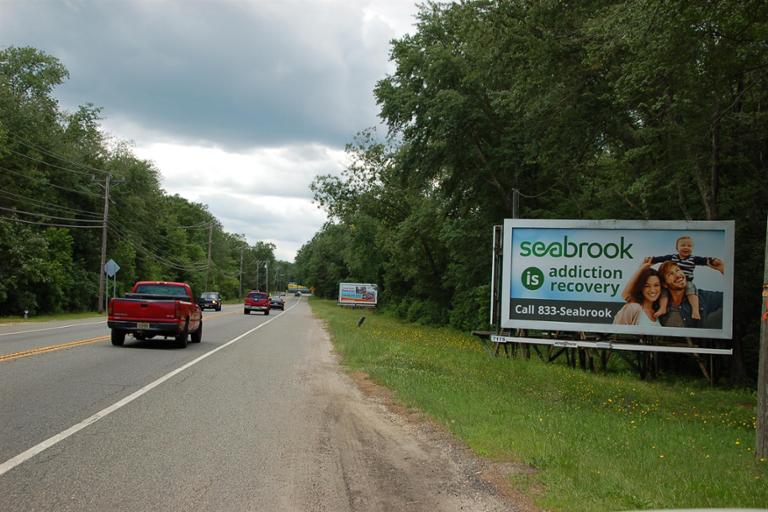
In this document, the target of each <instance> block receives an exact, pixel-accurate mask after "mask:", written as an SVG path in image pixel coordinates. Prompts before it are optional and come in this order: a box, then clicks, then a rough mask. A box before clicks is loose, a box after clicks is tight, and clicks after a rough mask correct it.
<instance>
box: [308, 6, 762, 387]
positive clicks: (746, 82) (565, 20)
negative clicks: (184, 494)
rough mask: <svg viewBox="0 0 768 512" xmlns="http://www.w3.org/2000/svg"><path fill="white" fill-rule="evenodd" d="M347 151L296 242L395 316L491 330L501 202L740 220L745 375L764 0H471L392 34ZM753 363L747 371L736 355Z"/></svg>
mask: <svg viewBox="0 0 768 512" xmlns="http://www.w3.org/2000/svg"><path fill="white" fill-rule="evenodd" d="M391 59H392V61H393V62H394V64H395V66H396V70H395V71H394V73H393V74H392V75H390V76H386V77H385V78H383V79H382V80H380V81H379V82H378V84H377V86H376V88H375V95H376V98H377V101H378V104H379V106H380V115H381V118H382V119H383V120H384V121H385V122H386V124H387V126H388V128H389V137H388V138H387V142H382V141H380V140H377V138H376V137H375V134H374V133H372V132H371V131H370V130H369V131H366V132H363V133H361V134H359V136H358V138H357V139H356V140H355V142H354V143H352V144H350V145H349V146H348V151H349V153H350V154H351V156H352V157H353V163H352V164H351V165H350V166H349V167H348V168H347V169H346V170H345V172H344V173H343V175H342V176H341V177H334V176H331V175H329V176H324V177H321V178H319V179H317V180H316V181H315V183H314V185H313V188H314V192H315V198H316V200H317V201H318V202H319V204H321V205H322V206H323V207H325V208H326V209H327V211H328V212H329V213H330V215H331V216H332V219H333V222H332V223H329V224H328V225H326V226H325V227H324V229H323V230H322V231H321V232H319V233H318V234H317V235H316V236H315V237H314V239H313V240H312V241H310V242H309V243H307V244H306V245H305V246H304V247H303V248H302V249H301V251H300V252H299V255H298V257H297V261H296V263H297V266H298V267H299V268H300V269H301V272H302V275H303V276H305V280H306V281H307V283H309V284H310V285H313V286H315V288H316V290H317V292H318V294H320V295H324V296H333V295H334V294H335V293H336V283H337V282H338V281H340V280H353V281H356V280H360V281H364V282H377V283H379V284H380V285H381V288H382V293H381V296H382V299H383V301H384V302H385V303H386V304H388V305H389V307H390V308H392V309H394V310H395V311H397V312H398V313H399V314H401V315H402V316H404V317H406V318H408V319H410V320H414V321H421V322H429V323H444V322H450V323H451V324H453V325H455V326H457V327H459V328H462V329H470V328H476V327H480V326H482V325H485V324H487V311H488V301H489V298H488V296H489V291H488V284H487V283H488V282H489V275H490V263H491V258H490V248H489V246H490V238H491V226H492V225H494V224H499V223H501V221H502V220H503V219H504V218H509V217H511V216H512V214H513V208H514V206H515V194H516V193H518V192H519V196H518V197H520V202H519V211H518V216H519V217H522V218H540V219H546V218H572V219H601V218H616V219H688V220H716V219H734V220H735V221H736V269H735V272H736V293H735V307H734V310H735V317H734V348H735V357H733V358H731V361H732V362H733V364H732V368H731V376H732V377H733V379H734V380H735V381H743V380H744V378H745V377H746V376H748V375H754V373H753V371H752V370H753V368H754V365H756V359H757V349H758V343H757V336H758V329H759V323H758V320H757V319H758V318H759V313H760V291H761V285H762V282H761V276H762V275H763V274H762V272H763V254H764V243H765V222H766V213H767V212H768V209H767V208H766V202H767V201H768V186H767V185H766V178H768V162H767V160H766V158H767V156H766V150H767V149H768V144H767V143H768V114H767V112H766V108H768V4H766V3H765V2H761V1H745V0H722V1H715V0H707V1H701V2H688V1H684V0H672V1H669V0H631V1H615V0H614V1H612V0H590V1H583V2H557V1H552V2H530V1H527V0H476V1H464V2H460V3H453V4H438V3H431V2H430V3H428V4H426V5H424V6H422V8H421V10H420V14H419V16H418V24H417V26H416V30H415V32H414V33H413V34H412V35H406V36H404V37H402V38H400V39H398V40H395V41H393V43H392V47H391ZM743 363H746V364H747V368H745V367H744V366H743Z"/></svg>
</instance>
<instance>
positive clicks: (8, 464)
mask: <svg viewBox="0 0 768 512" xmlns="http://www.w3.org/2000/svg"><path fill="white" fill-rule="evenodd" d="M297 305H298V302H297V303H296V304H294V305H293V306H292V307H291V308H289V309H288V311H290V310H291V309H293V308H295V307H296V306H297ZM284 313H285V311H284V312H283V313H281V314H279V315H277V316H275V317H273V318H270V319H269V320H267V321H266V322H264V323H261V324H259V325H257V326H256V327H254V328H253V329H251V330H250V331H246V332H244V333H243V334H241V335H240V336H238V337H237V338H234V339H231V340H229V341H228V342H226V343H225V344H223V345H222V346H220V347H216V348H215V349H213V350H211V351H210V352H206V353H205V354H203V355H201V356H200V357H198V358H197V359H194V360H192V361H190V362H188V363H187V364H185V365H183V366H180V367H179V368H176V369H175V370H173V371H171V372H170V373H167V374H165V375H163V376H162V377H160V378H159V379H157V380H155V381H154V382H150V383H149V384H147V385H146V386H144V387H143V388H141V389H139V390H138V391H134V392H133V393H131V394H130V395H128V396H126V397H125V398H123V399H122V400H120V401H118V402H116V403H114V404H112V405H110V406H109V407H107V408H105V409H102V410H100V411H99V412H97V413H96V414H94V415H93V416H91V417H89V418H86V419H84V420H83V421H81V422H80V423H78V424H76V425H72V426H71V427H69V428H68V429H66V430H64V431H62V432H59V433H58V434H56V435H55V436H52V437H49V438H48V439H46V440H45V441H43V442H41V443H38V444H37V445H35V446H33V447H32V448H30V449H28V450H26V451H24V452H22V453H20V454H18V455H17V456H15V457H13V458H12V459H8V460H7V461H5V462H3V463H2V464H0V476H2V475H4V474H5V473H7V472H8V471H10V470H12V469H13V468H15V467H16V466H18V465H19V464H21V463H23V462H25V461H27V460H29V459H31V458H32V457H34V456H35V455H37V454H39V453H42V452H44V451H45V450H47V449H48V448H50V447H52V446H54V445H56V444H57V443H59V442H61V441H63V440H65V439H66V438H68V437H69V436H71V435H73V434H75V433H77V432H79V431H81V430H83V429H84V428H85V427H87V426H89V425H93V424H94V423H96V422H97V421H99V420H100V419H102V418H105V417H107V416H109V415H110V414H112V413H113V412H115V411H116V410H118V409H120V408H121V407H123V406H125V405H128V404H129V403H131V402H133V401H134V400H136V399H137V398H139V397H140V396H142V395H144V394H146V393H148V392H149V391H151V390H152V389H154V388H156V387H157V386H159V385H160V384H162V383H163V382H165V381H167V380H169V379H171V378H172V377H174V376H176V375H178V374H179V373H181V372H183V371H184V370H186V369H187V368H190V367H191V366H194V365H196V364H197V363H199V362H200V361H202V360H203V359H205V358H206V357H209V356H211V355H213V354H215V353H216V352H218V351H219V350H222V349H224V348H226V347H228V346H230V345H232V344H233V343H236V342H238V341H240V340H241V339H243V338H245V337H246V336H248V335H249V334H251V333H252V332H254V331H256V330H258V329H261V328H262V327H264V326H265V325H267V324H269V323H270V322H272V321H273V320H277V319H278V318H280V317H281V316H283V314H284Z"/></svg>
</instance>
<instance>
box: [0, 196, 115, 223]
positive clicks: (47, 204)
mask: <svg viewBox="0 0 768 512" xmlns="http://www.w3.org/2000/svg"><path fill="white" fill-rule="evenodd" d="M0 196H6V197H5V198H6V199H8V200H11V201H13V200H22V201H26V202H27V203H31V204H25V205H24V206H34V207H37V208H47V209H49V210H62V211H65V212H71V213H73V214H78V213H79V214H81V215H86V216H89V217H98V218H101V217H102V214H101V213H96V212H91V211H88V210H81V209H79V208H72V207H69V206H64V205H60V204H55V203H50V202H48V201H41V200H39V199H33V198H31V197H27V196H23V195H21V194H14V193H13V192H8V191H7V190H0Z"/></svg>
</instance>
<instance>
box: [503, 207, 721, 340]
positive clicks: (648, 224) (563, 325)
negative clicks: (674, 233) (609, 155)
mask: <svg viewBox="0 0 768 512" xmlns="http://www.w3.org/2000/svg"><path fill="white" fill-rule="evenodd" d="M515 228H546V229H632V230H638V229H669V230H672V229H674V230H678V231H684V230H721V231H724V232H725V250H724V254H725V255H726V257H727V258H728V260H727V265H726V267H725V274H724V276H723V278H724V283H725V286H724V287H723V328H722V329H719V330H718V329H696V328H688V327H687V328H685V329H684V333H682V334H679V335H674V334H670V331H669V328H666V327H646V329H647V331H646V332H644V333H642V334H640V333H637V329H636V327H635V326H631V325H630V326H623V325H613V324H580V323H576V322H551V321H546V320H514V319H511V318H509V301H510V296H509V283H510V282H511V281H510V280H511V276H510V274H511V272H512V268H511V266H512V255H511V254H510V251H511V250H512V230H513V229H515ZM734 234H735V223H734V221H732V220H725V221H723V220H719V221H709V220H694V221H677V220H648V221H643V220H572V219H569V220H558V219H504V234H503V239H504V241H503V245H502V278H501V287H500V288H501V290H502V293H501V315H500V325H501V327H502V328H504V329H533V330H541V331H567V332H599V333H605V334H635V335H638V336H669V337H675V338H712V339H723V340H730V339H732V338H733V276H734V273H733V265H734ZM726 305H727V306H728V307H726ZM596 327H598V328H599V330H596V329H595V328H596ZM606 327H610V329H606Z"/></svg>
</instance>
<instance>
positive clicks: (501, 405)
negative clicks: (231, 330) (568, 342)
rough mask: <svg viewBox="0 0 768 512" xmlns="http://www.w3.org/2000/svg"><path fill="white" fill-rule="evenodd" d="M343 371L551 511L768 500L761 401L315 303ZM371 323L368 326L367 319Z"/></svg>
mask: <svg viewBox="0 0 768 512" xmlns="http://www.w3.org/2000/svg"><path fill="white" fill-rule="evenodd" d="M310 304H311V306H312V309H313V311H314V312H315V314H316V315H317V316H319V317H320V318H322V319H324V320H325V321H326V322H327V325H328V328H329V331H330V333H331V336H332V339H333V343H334V346H335V348H336V350H337V352H338V353H339V354H340V355H341V357H342V360H343V363H344V365H345V366H346V367H347V368H349V369H350V370H354V371H363V372H365V373H367V374H368V375H369V376H370V378H371V379H372V380H374V381H375V382H377V383H379V384H382V385H384V386H386V387H388V388H389V389H391V390H392V391H393V392H394V394H395V397H396V398H397V400H399V401H400V402H401V403H402V404H403V405H405V406H407V407H414V408H418V409H421V410H422V411H424V412H426V413H427V414H428V415H429V416H431V417H432V418H433V419H434V420H436V421H437V422H439V423H441V424H443V425H444V426H445V427H446V428H448V429H449V430H450V431H451V432H452V433H453V434H454V435H455V436H457V437H458V438H460V439H461V440H463V441H464V442H465V443H466V444H467V445H468V446H469V447H470V448H472V449H473V450H474V451H475V452H476V453H477V454H479V455H481V456H484V457H487V458H489V459H492V460H494V461H514V462H523V463H526V464H529V465H531V466H533V467H535V468H536V469H537V471H536V472H534V473H533V474H531V475H515V476H512V477H510V478H511V479H512V485H513V486H514V487H515V488H517V489H518V490H520V491H522V492H524V493H527V494H529V495H531V496H532V497H533V499H534V502H535V503H536V504H537V505H538V506H540V507H543V508H546V509H548V510H569V511H571V510H574V511H580V510H584V511H595V510H632V509H635V510H637V509H651V508H694V507H696V508H710V507H753V508H758V507H766V506H768V461H765V460H763V461H756V460H755V458H754V455H753V449H754V442H755V422H756V419H755V411H756V409H755V403H756V396H755V394H754V393H753V392H751V391H749V390H724V389H711V388H710V387H708V385H707V384H706V383H705V382H703V381H701V382H698V381H693V382H685V383H679V382H678V383H667V382H644V381H641V380H639V379H638V378H637V376H635V375H625V374H609V375H599V374H592V373H587V372H583V371H580V370H572V369H569V368H567V367H564V366H559V365H556V364H545V363H542V362H539V361H537V360H534V359H531V360H530V361H525V360H517V359H505V358H493V357H490V356H489V355H488V354H487V353H486V352H485V351H483V350H482V348H481V346H480V345H479V343H478V342H477V341H476V339H475V338H474V337H472V336H471V335H469V334H465V333H461V332H458V331H455V330H451V329H446V328H432V327H424V326H419V325H414V324H409V323H406V322H403V321H400V320H398V319H395V318H392V317H390V316H388V315H384V314H380V313H374V312H370V311H365V312H361V311H360V310H349V309H343V308H339V307H337V306H336V304H335V302H333V301H324V300H319V299H311V300H310ZM361 316H365V317H366V320H365V322H364V323H363V324H362V326H360V327H358V326H357V323H358V320H359V318H360V317H361Z"/></svg>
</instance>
